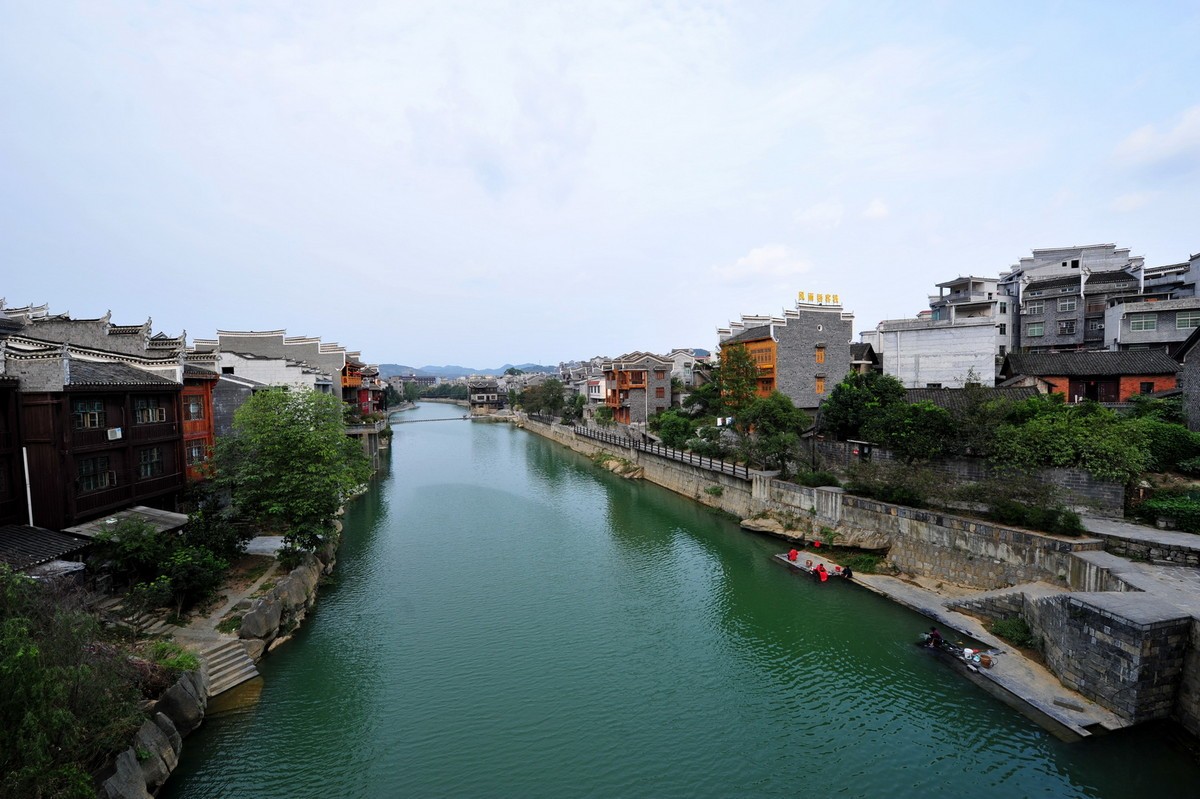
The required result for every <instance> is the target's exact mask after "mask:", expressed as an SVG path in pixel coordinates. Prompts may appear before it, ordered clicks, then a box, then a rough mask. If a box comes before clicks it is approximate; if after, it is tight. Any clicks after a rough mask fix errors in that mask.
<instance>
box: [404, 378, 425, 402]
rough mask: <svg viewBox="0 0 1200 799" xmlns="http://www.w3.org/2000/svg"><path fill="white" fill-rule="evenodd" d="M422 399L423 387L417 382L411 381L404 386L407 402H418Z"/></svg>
mask: <svg viewBox="0 0 1200 799" xmlns="http://www.w3.org/2000/svg"><path fill="white" fill-rule="evenodd" d="M420 398H421V386H420V384H418V383H417V382H416V381H412V380H410V381H409V382H407V383H405V384H404V399H405V401H406V402H416V401H417V400H418V399H420Z"/></svg>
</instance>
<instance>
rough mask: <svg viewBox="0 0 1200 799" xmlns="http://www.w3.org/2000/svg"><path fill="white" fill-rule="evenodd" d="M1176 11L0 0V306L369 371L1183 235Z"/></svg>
mask: <svg viewBox="0 0 1200 799" xmlns="http://www.w3.org/2000/svg"><path fill="white" fill-rule="evenodd" d="M1197 42H1200V0H1192V1H1190V2H1148V3H1129V2H1095V1H1093V2H1008V3H1003V4H1000V3H982V2H977V3H973V2H915V3H914V2H911V0H909V1H908V2H896V3H889V2H871V0H863V1H862V2H855V3H846V2H773V3H760V2H752V1H751V0H738V1H737V2H687V1H686V0H678V1H677V2H669V1H663V2H637V1H635V0H604V1H603V2H596V3H591V2H572V3H552V2H528V3H521V2H487V1H486V0H476V1H474V2H465V3H458V2H453V0H435V1H434V2H419V1H418V0H412V1H409V0H388V1H387V2H379V3H374V2H345V0H341V1H340V2H305V1H304V0H286V2H282V1H281V2H271V1H270V0H262V1H261V2H192V3H183V2H174V3H160V2H138V0H123V1H122V2H104V0H88V1H87V2H80V3H64V2H55V0H33V1H31V2H14V1H13V0H0V297H2V298H4V299H5V300H6V302H7V304H8V305H9V306H21V305H25V304H29V303H34V304H41V303H49V304H50V307H51V310H52V311H54V312H69V313H70V314H71V315H73V316H75V317H79V318H94V317H98V316H102V315H104V313H106V312H107V311H109V310H111V311H112V313H113V321H114V322H115V323H118V324H137V323H140V322H142V321H144V320H145V319H146V318H147V317H151V318H153V321H154V326H155V329H156V330H159V331H163V332H166V333H168V334H171V335H177V334H179V333H180V332H182V331H185V330H186V332H187V334H188V336H189V337H190V338H196V337H199V338H206V337H212V336H213V335H214V334H215V331H216V330H218V329H222V330H276V329H286V330H287V332H288V333H289V334H290V335H302V336H320V337H321V338H322V339H323V340H325V341H336V342H338V343H340V344H343V345H345V346H347V347H348V348H350V349H351V350H359V351H361V352H362V354H363V357H364V359H366V360H367V361H369V362H372V363H403V364H407V365H411V366H422V365H425V364H450V363H453V364H460V365H465V366H473V367H479V368H491V367H495V366H498V365H501V364H504V363H525V362H534V363H545V364H555V363H558V362H559V361H561V360H568V359H576V358H578V359H582V358H588V357H591V356H594V355H609V356H616V355H619V354H622V353H625V352H629V351H633V350H645V351H652V352H666V351H669V350H670V349H672V348H675V347H702V348H706V349H713V348H714V347H715V344H716V341H717V335H716V329H717V328H718V327H722V326H725V325H727V324H728V322H729V321H730V320H736V319H738V318H739V317H740V316H741V315H742V314H780V313H781V312H782V311H783V309H785V308H791V307H792V306H793V304H794V301H795V297H796V293H797V292H798V291H801V290H804V291H811V292H820V293H836V294H838V295H839V298H840V299H841V301H842V303H843V305H844V306H845V307H846V309H847V310H848V311H850V312H853V313H854V315H855V322H854V329H855V335H856V338H857V334H858V332H859V331H862V330H867V329H872V328H873V327H874V326H875V325H876V323H878V322H879V321H880V320H882V319H894V318H904V317H911V316H914V315H915V314H916V313H917V312H918V311H920V310H922V309H923V308H926V307H928V295H929V294H936V293H937V289H936V288H935V286H936V284H937V283H940V282H943V281H946V280H950V279H952V278H955V277H958V276H960V275H968V274H971V275H982V276H997V275H998V274H999V273H1000V272H1001V271H1003V270H1005V269H1007V268H1008V267H1010V266H1011V265H1013V264H1015V263H1016V262H1017V261H1018V260H1019V259H1020V258H1021V257H1022V256H1026V255H1029V253H1030V251H1031V250H1032V249H1034V248H1043V247H1057V246H1068V245H1082V244H1094V243H1101V242H1108V243H1114V244H1117V245H1118V246H1120V247H1128V248H1130V250H1131V251H1132V254H1134V255H1142V256H1145V258H1146V263H1147V264H1148V265H1158V264H1167V263H1176V262H1179V261H1184V260H1187V258H1188V256H1189V255H1190V254H1191V253H1195V252H1200V46H1197Z"/></svg>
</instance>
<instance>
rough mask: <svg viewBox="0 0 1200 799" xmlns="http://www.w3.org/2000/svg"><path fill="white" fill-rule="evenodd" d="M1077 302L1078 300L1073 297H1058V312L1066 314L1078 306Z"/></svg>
mask: <svg viewBox="0 0 1200 799" xmlns="http://www.w3.org/2000/svg"><path fill="white" fill-rule="evenodd" d="M1078 302H1079V300H1077V299H1076V298H1075V297H1060V298H1059V299H1058V312H1059V313H1066V312H1067V311H1073V310H1075V308H1076V307H1077V306H1078Z"/></svg>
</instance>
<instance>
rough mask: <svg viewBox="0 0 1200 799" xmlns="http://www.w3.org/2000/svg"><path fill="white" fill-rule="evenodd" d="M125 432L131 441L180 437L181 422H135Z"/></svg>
mask: <svg viewBox="0 0 1200 799" xmlns="http://www.w3.org/2000/svg"><path fill="white" fill-rule="evenodd" d="M125 432H126V434H128V436H129V440H130V441H135V442H142V441H159V440H162V439H167V438H178V437H179V424H178V423H177V422H154V423H152V424H135V425H133V426H132V427H130V428H128V429H127V430H126V431H125Z"/></svg>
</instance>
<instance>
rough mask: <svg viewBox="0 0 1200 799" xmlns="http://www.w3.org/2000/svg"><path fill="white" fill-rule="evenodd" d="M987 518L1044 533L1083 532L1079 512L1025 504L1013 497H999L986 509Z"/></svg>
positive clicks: (1058, 507)
mask: <svg viewBox="0 0 1200 799" xmlns="http://www.w3.org/2000/svg"><path fill="white" fill-rule="evenodd" d="M987 515H988V518H990V519H992V520H994V521H997V522H999V523H1000V524H1011V525H1014V526H1017V527H1028V528H1029V529H1031V530H1040V531H1042V532H1044V533H1054V534H1057V535H1069V536H1077V535H1081V534H1082V533H1083V532H1084V527H1083V521H1082V520H1081V519H1080V518H1079V514H1078V513H1075V512H1074V511H1072V510H1069V509H1068V508H1064V507H1062V506H1061V505H1059V506H1050V507H1046V506H1042V505H1026V504H1023V503H1021V502H1019V501H1017V500H1014V499H1001V500H998V501H996V502H994V503H992V506H991V508H990V510H989V511H988V514H987Z"/></svg>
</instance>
